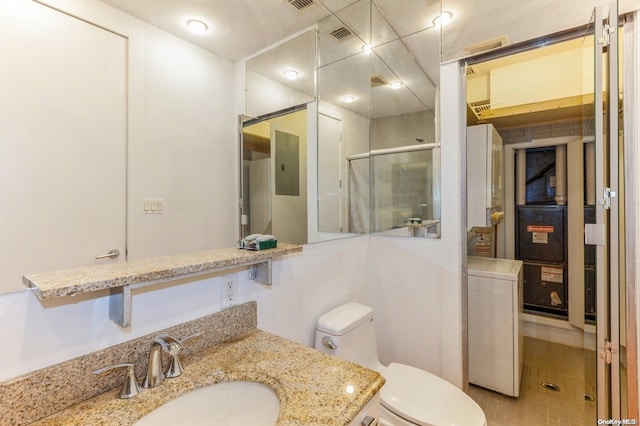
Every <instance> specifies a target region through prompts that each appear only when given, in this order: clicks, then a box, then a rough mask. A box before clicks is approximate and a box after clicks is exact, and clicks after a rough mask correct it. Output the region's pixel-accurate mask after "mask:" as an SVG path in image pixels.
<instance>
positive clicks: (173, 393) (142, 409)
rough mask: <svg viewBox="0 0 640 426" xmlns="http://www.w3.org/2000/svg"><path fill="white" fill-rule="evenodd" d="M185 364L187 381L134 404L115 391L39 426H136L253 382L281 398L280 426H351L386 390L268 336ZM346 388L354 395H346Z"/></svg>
mask: <svg viewBox="0 0 640 426" xmlns="http://www.w3.org/2000/svg"><path fill="white" fill-rule="evenodd" d="M183 364H184V366H185V372H184V373H183V374H182V376H180V377H177V378H175V379H167V380H166V381H165V383H164V384H163V385H161V386H159V387H157V388H153V389H145V390H143V391H142V392H141V393H140V394H139V395H137V396H135V397H134V398H131V399H128V400H123V399H118V398H117V394H118V392H119V389H113V390H111V391H108V392H105V393H103V394H100V395H98V396H96V397H94V398H91V399H89V400H87V401H84V402H81V403H78V404H76V405H74V406H72V407H69V408H67V409H65V410H63V411H60V412H58V413H56V414H53V415H51V416H49V417H47V418H44V419H42V420H40V421H38V422H36V423H34V424H35V425H40V426H43V425H60V424H64V425H83V426H84V425H88V424H90V425H92V426H97V425H109V426H111V425H113V424H114V422H116V423H118V424H122V425H129V424H133V423H134V422H136V421H137V420H139V419H140V418H142V417H143V416H144V415H146V414H148V413H149V412H151V411H152V410H154V409H155V408H157V407H159V406H160V405H162V404H164V403H166V402H168V401H170V400H172V399H174V398H176V397H178V396H180V395H182V394H184V393H187V392H189V391H191V390H194V389H197V388H200V387H204V386H207V385H210V384H214V383H218V382H225V381H253V382H258V383H262V384H264V385H266V386H268V387H270V388H271V389H273V390H274V391H275V393H276V395H277V396H278V399H279V400H280V415H279V416H278V420H277V422H276V424H277V425H281V426H285V425H286V426H293V425H309V424H315V425H323V426H331V425H345V424H348V423H349V422H350V421H351V420H352V419H353V418H354V417H355V416H356V415H357V414H358V413H359V412H360V411H361V410H362V409H363V408H364V407H365V405H366V404H367V403H368V402H369V400H370V399H371V398H373V396H374V395H375V394H376V392H378V391H379V390H380V389H381V388H382V385H383V384H384V378H383V377H382V376H381V375H380V374H379V373H377V372H376V371H373V370H369V369H367V368H364V367H361V366H359V365H356V364H352V363H350V362H347V361H344V360H341V359H338V358H335V357H332V356H329V355H326V354H323V353H321V352H319V351H316V350H315V349H312V348H310V347H308V346H304V345H301V344H299V343H295V342H292V341H290V340H287V339H285V338H282V337H279V336H275V335H273V334H270V333H267V332H264V331H261V330H254V331H251V332H248V333H245V334H243V335H241V336H239V337H238V338H236V339H234V340H232V341H230V342H227V343H221V344H219V345H216V346H214V347H212V348H210V349H205V350H203V351H201V352H198V353H196V354H194V355H192V356H191V357H189V358H187V359H185V360H183ZM347 385H352V386H353V387H354V388H355V392H353V393H347V392H346V388H347ZM114 419H117V420H114Z"/></svg>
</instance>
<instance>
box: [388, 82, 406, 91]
mask: <svg viewBox="0 0 640 426" xmlns="http://www.w3.org/2000/svg"><path fill="white" fill-rule="evenodd" d="M402 86H404V83H403V82H402V81H393V82H391V83H389V87H391V88H392V89H394V90H397V89H399V88H401V87H402Z"/></svg>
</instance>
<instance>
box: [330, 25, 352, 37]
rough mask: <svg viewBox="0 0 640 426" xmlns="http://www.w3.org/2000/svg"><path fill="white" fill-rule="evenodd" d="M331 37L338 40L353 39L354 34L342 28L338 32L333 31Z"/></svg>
mask: <svg viewBox="0 0 640 426" xmlns="http://www.w3.org/2000/svg"><path fill="white" fill-rule="evenodd" d="M331 35H332V36H334V37H335V38H337V39H338V40H344V39H346V38H349V37H351V36H352V35H353V33H352V32H351V30H349V28H347V27H340V28H338V29H337V30H333V31H331Z"/></svg>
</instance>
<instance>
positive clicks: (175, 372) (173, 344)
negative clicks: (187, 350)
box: [158, 331, 202, 378]
mask: <svg viewBox="0 0 640 426" xmlns="http://www.w3.org/2000/svg"><path fill="white" fill-rule="evenodd" d="M201 334H202V331H198V332H197V333H193V334H191V335H189V336H187V337H185V338H184V339H182V340H177V339H174V338H173V337H171V336H169V335H167V334H164V335H161V336H158V337H161V338H162V339H163V340H164V341H165V342H166V344H167V347H168V349H169V350H166V349H165V352H167V353H168V354H169V355H170V356H171V361H169V367H167V371H166V372H165V373H164V375H165V377H167V378H174V377H178V376H179V375H181V374H182V373H183V372H184V367H183V366H182V363H181V362H180V354H181V353H182V350H183V349H184V348H183V343H184V342H186V341H187V340H190V339H193V338H194V337H198V336H200V335H201Z"/></svg>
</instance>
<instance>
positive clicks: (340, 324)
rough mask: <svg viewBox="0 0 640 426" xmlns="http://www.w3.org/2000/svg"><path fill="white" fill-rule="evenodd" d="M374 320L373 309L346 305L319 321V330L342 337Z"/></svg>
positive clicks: (358, 305)
mask: <svg viewBox="0 0 640 426" xmlns="http://www.w3.org/2000/svg"><path fill="white" fill-rule="evenodd" d="M370 318H373V309H371V308H370V307H368V306H365V305H361V304H360V303H355V302H351V303H345V304H344V305H341V306H338V307H337V308H334V309H332V310H331V311H329V312H327V313H326V314H324V315H323V316H321V317H320V319H318V325H317V329H318V331H320V332H322V333H328V334H331V335H334V336H342V335H343V334H345V333H346V332H347V331H349V330H352V329H353V328H355V327H357V326H358V325H360V324H362V323H363V322H365V321H368V320H369V319H370Z"/></svg>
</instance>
